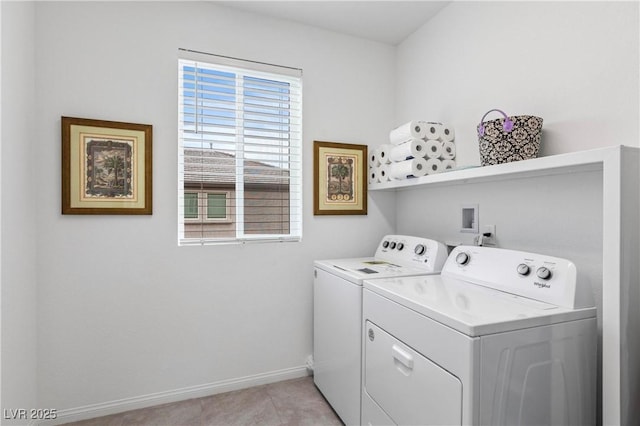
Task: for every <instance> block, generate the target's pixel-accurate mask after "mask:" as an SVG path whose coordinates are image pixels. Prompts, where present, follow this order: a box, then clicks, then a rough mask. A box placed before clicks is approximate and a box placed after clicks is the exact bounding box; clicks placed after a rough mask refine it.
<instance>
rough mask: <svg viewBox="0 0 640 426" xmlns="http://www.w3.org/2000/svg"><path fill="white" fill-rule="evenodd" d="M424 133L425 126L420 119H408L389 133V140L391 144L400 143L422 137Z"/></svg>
mask: <svg viewBox="0 0 640 426" xmlns="http://www.w3.org/2000/svg"><path fill="white" fill-rule="evenodd" d="M425 134H426V133H425V127H424V123H423V122H422V121H409V122H408V123H404V124H403V125H401V126H398V127H396V128H395V129H393V130H392V131H391V132H390V133H389V142H391V143H392V144H393V145H400V144H401V143H403V142H407V141H409V140H411V139H423V138H424V137H425Z"/></svg>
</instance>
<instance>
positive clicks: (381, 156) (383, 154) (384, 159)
mask: <svg viewBox="0 0 640 426" xmlns="http://www.w3.org/2000/svg"><path fill="white" fill-rule="evenodd" d="M392 148H393V145H391V144H388V143H387V144H383V145H380V146H379V147H378V148H376V154H377V156H378V161H380V164H389V163H390V162H391V149H392Z"/></svg>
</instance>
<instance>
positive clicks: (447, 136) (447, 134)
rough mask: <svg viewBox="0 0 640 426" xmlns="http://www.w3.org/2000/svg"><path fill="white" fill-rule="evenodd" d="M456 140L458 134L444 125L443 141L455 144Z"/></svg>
mask: <svg viewBox="0 0 640 426" xmlns="http://www.w3.org/2000/svg"><path fill="white" fill-rule="evenodd" d="M455 138H456V132H455V130H454V129H453V127H451V126H447V125H444V126H442V137H441V138H440V139H442V140H443V141H445V142H453V140H454V139H455Z"/></svg>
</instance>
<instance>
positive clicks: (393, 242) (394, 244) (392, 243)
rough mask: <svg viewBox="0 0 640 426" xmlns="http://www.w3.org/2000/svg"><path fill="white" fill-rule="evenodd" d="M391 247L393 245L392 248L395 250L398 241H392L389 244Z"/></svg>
mask: <svg viewBox="0 0 640 426" xmlns="http://www.w3.org/2000/svg"><path fill="white" fill-rule="evenodd" d="M389 247H391V250H393V249H394V248H396V243H395V241H392V242H391V244H389Z"/></svg>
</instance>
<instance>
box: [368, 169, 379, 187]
mask: <svg viewBox="0 0 640 426" xmlns="http://www.w3.org/2000/svg"><path fill="white" fill-rule="evenodd" d="M378 182H380V179H378V167H377V166H376V167H369V183H370V184H371V183H378Z"/></svg>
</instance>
